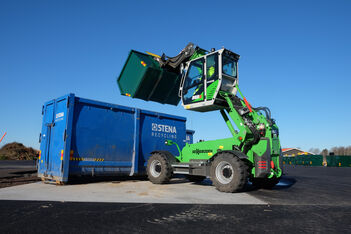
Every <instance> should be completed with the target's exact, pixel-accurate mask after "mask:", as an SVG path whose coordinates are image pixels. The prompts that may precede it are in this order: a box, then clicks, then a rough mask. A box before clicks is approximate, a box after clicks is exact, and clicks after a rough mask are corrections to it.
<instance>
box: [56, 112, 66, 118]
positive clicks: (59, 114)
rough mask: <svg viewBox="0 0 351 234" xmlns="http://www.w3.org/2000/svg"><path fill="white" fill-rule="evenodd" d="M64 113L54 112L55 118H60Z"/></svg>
mask: <svg viewBox="0 0 351 234" xmlns="http://www.w3.org/2000/svg"><path fill="white" fill-rule="evenodd" d="M64 115H65V113H63V112H60V113H57V114H56V119H58V118H61V117H63V116H64Z"/></svg>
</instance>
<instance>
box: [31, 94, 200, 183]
mask: <svg viewBox="0 0 351 234" xmlns="http://www.w3.org/2000/svg"><path fill="white" fill-rule="evenodd" d="M42 114H43V124H42V130H41V134H40V154H39V160H38V176H39V177H41V178H42V180H47V181H55V182H56V183H66V182H68V180H69V178H70V177H73V176H86V175H89V176H100V175H105V176H116V175H130V176H133V175H143V174H146V171H145V168H146V165H147V161H148V159H149V157H150V153H151V152H153V151H154V150H167V151H169V152H171V153H172V154H174V155H178V154H179V153H178V150H177V147H175V146H167V145H165V140H166V139H169V140H173V141H175V142H176V143H177V144H178V145H179V147H180V148H182V147H183V146H185V144H186V142H187V139H186V138H187V137H186V136H187V134H188V143H192V142H191V141H192V135H193V134H194V132H193V131H190V132H189V131H188V132H187V130H186V126H185V123H186V118H184V117H179V116H174V115H168V114H162V113H158V112H152V111H147V110H141V109H137V108H131V107H125V106H120V105H115V104H109V103H103V102H98V101H93V100H88V99H84V98H79V97H76V96H75V95H74V94H68V95H65V96H63V97H60V98H57V99H54V100H51V101H49V102H46V103H45V104H44V106H43V109H42Z"/></svg>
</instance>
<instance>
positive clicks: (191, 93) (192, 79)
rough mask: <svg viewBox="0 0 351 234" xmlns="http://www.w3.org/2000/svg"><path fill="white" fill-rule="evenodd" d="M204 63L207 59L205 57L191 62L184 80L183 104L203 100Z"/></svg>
mask: <svg viewBox="0 0 351 234" xmlns="http://www.w3.org/2000/svg"><path fill="white" fill-rule="evenodd" d="M204 63H205V60H204V59H203V58H202V59H198V60H195V61H193V62H191V63H190V66H189V68H188V72H187V74H186V77H185V80H184V87H183V104H191V103H195V102H199V101H202V100H203V98H204V94H203V92H204Z"/></svg>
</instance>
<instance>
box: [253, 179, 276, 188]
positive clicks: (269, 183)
mask: <svg viewBox="0 0 351 234" xmlns="http://www.w3.org/2000/svg"><path fill="white" fill-rule="evenodd" d="M279 180H280V178H276V177H274V178H271V179H268V178H253V179H252V181H251V182H252V185H253V186H255V187H256V188H258V189H260V188H262V189H272V188H273V187H274V186H275V185H276V184H278V183H279Z"/></svg>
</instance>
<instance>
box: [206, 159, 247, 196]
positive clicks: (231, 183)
mask: <svg viewBox="0 0 351 234" xmlns="http://www.w3.org/2000/svg"><path fill="white" fill-rule="evenodd" d="M223 164H225V165H227V166H226V167H229V168H226V169H223V170H220V168H221V165H223ZM217 167H218V173H217V174H216V169H217ZM230 167H231V168H230ZM225 170H227V171H225ZM224 174H227V175H224ZM210 175H211V180H212V183H213V185H214V186H215V187H216V189H217V190H218V191H221V192H226V193H234V192H240V191H242V190H243V188H244V187H245V185H246V183H247V179H248V173H247V166H246V164H245V162H244V161H242V160H241V159H240V158H238V157H237V156H235V155H234V154H231V153H228V152H225V153H222V154H219V155H218V156H217V157H216V158H215V159H214V160H213V162H212V164H211V168H210ZM217 175H218V176H220V177H222V178H225V179H226V180H228V181H226V183H223V181H222V182H221V178H220V177H219V178H218V177H217ZM228 176H229V178H228Z"/></svg>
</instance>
